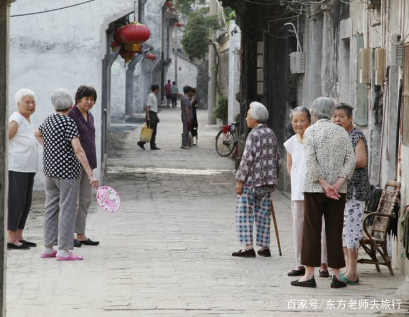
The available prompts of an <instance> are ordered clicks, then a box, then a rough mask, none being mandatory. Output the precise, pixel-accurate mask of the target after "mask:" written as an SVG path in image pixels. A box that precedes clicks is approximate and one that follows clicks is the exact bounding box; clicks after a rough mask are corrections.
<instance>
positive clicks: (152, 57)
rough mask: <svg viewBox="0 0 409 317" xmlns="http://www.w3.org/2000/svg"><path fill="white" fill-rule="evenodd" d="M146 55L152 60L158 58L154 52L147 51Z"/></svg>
mask: <svg viewBox="0 0 409 317" xmlns="http://www.w3.org/2000/svg"><path fill="white" fill-rule="evenodd" d="M145 57H146V58H147V59H149V60H150V61H151V62H153V61H154V60H155V59H156V57H157V56H156V55H155V54H152V53H147V54H146V55H145Z"/></svg>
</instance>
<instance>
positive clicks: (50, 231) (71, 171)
mask: <svg viewBox="0 0 409 317" xmlns="http://www.w3.org/2000/svg"><path fill="white" fill-rule="evenodd" d="M51 102H52V104H53V106H54V108H55V111H56V112H55V113H54V114H52V115H50V116H48V117H47V118H46V119H45V121H44V122H43V123H42V124H41V125H40V127H39V128H38V129H37V130H35V132H34V135H35V136H36V138H37V140H38V141H39V143H40V144H42V145H43V146H44V153H43V163H44V174H45V212H44V250H43V252H42V254H41V258H53V257H57V260H58V261H76V260H82V257H81V256H77V255H74V254H73V253H72V252H71V251H70V250H72V249H73V248H74V240H73V234H74V231H75V219H76V213H77V203H78V192H79V188H80V174H81V164H82V166H83V168H84V170H85V172H86V173H87V175H88V179H89V182H90V184H91V185H92V186H93V187H95V188H97V187H98V180H97V179H96V178H95V177H94V174H93V173H92V169H91V167H90V165H89V163H88V159H87V156H86V153H85V151H84V150H83V148H82V146H81V143H80V139H79V136H80V135H79V133H78V129H77V125H76V124H75V121H74V120H73V119H71V118H70V117H68V112H69V111H70V109H71V107H72V104H73V100H72V97H71V95H70V93H69V92H68V91H67V90H65V89H57V90H56V91H54V92H53V94H52V95H51ZM57 243H58V252H57V251H54V249H53V246H54V245H55V244H57Z"/></svg>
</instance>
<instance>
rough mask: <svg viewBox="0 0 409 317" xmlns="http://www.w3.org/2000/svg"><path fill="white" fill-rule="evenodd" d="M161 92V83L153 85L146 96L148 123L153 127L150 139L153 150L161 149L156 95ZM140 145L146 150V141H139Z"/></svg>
mask: <svg viewBox="0 0 409 317" xmlns="http://www.w3.org/2000/svg"><path fill="white" fill-rule="evenodd" d="M158 93H159V85H152V86H151V93H150V94H149V95H148V97H147V98H146V104H145V107H146V123H147V125H148V126H149V127H150V128H151V129H153V132H152V137H151V141H150V146H151V150H160V148H158V147H157V146H156V132H157V130H158V123H159V122H160V120H159V117H158V98H157V97H156V95H157V94H158ZM137 144H138V146H139V147H140V148H141V149H142V150H145V142H142V141H139V142H138V143H137Z"/></svg>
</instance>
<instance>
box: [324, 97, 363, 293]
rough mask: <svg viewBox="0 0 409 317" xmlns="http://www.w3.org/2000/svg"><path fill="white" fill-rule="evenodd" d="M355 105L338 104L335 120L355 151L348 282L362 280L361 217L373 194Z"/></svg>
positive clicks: (346, 237)
mask: <svg viewBox="0 0 409 317" xmlns="http://www.w3.org/2000/svg"><path fill="white" fill-rule="evenodd" d="M352 112H353V107H352V106H350V105H349V104H346V103H339V104H337V105H336V106H335V114H334V116H333V117H332V118H333V122H334V123H335V124H337V125H339V126H341V127H343V128H344V129H345V130H346V131H347V132H348V133H349V137H350V138H351V141H352V147H353V149H354V152H355V167H356V168H355V171H354V174H353V175H352V179H351V181H349V182H348V185H347V196H346V203H345V210H344V230H343V233H342V242H343V246H344V256H345V262H346V271H345V273H344V274H341V280H342V281H344V282H346V283H347V284H348V285H354V284H359V277H358V269H357V264H358V262H357V261H358V250H359V241H361V238H362V221H363V215H364V209H365V201H366V200H367V199H368V198H369V195H370V187H369V186H370V185H369V175H368V144H367V142H366V138H365V135H364V134H363V133H362V131H361V130H359V129H357V128H356V127H354V125H353V123H352V120H353V116H352Z"/></svg>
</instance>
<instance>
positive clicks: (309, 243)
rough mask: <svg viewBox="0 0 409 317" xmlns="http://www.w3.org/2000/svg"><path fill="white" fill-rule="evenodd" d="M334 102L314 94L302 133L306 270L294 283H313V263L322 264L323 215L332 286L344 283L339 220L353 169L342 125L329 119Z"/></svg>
mask: <svg viewBox="0 0 409 317" xmlns="http://www.w3.org/2000/svg"><path fill="white" fill-rule="evenodd" d="M334 110H335V103H334V101H333V100H332V99H330V98H325V97H320V98H317V99H316V100H315V101H314V102H313V105H312V107H311V114H312V115H313V118H314V121H315V124H313V125H312V126H311V127H309V128H307V130H305V133H304V151H305V153H304V154H305V160H306V167H307V172H306V175H305V179H304V186H303V192H304V225H303V239H302V245H301V263H302V264H304V265H305V267H306V268H305V274H304V276H303V277H301V278H300V279H299V280H296V281H292V282H291V285H293V286H302V287H316V286H317V284H316V282H315V279H314V267H318V266H320V264H321V231H322V216H323V215H324V219H325V232H326V236H327V246H328V248H327V251H328V266H329V267H331V268H332V269H333V272H334V276H333V278H332V283H331V288H340V287H345V286H346V285H347V284H346V283H345V282H343V281H341V277H340V269H341V268H342V267H344V266H345V259H344V257H343V253H342V223H343V215H344V208H345V196H346V190H347V184H346V180H347V179H351V177H352V174H353V172H354V169H355V157H354V151H353V149H352V144H351V141H350V139H349V135H348V133H347V132H346V131H345V129H343V128H341V127H339V126H337V125H335V124H333V123H331V122H330V121H329V120H330V119H331V118H332V116H333V114H334Z"/></svg>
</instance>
